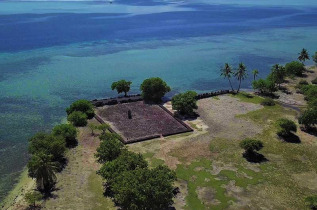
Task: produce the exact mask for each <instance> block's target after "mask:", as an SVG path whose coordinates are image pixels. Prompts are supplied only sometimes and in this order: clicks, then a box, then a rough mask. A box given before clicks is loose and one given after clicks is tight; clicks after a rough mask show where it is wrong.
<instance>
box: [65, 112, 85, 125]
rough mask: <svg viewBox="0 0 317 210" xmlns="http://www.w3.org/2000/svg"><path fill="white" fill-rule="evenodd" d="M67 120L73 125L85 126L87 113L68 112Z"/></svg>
mask: <svg viewBox="0 0 317 210" xmlns="http://www.w3.org/2000/svg"><path fill="white" fill-rule="evenodd" d="M67 120H68V121H69V122H71V123H72V124H73V125H74V126H79V127H80V126H86V125H87V115H86V114H85V113H83V112H80V111H74V112H72V113H70V114H69V115H68V117H67Z"/></svg>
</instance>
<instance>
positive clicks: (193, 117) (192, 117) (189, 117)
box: [174, 112, 200, 121]
mask: <svg viewBox="0 0 317 210" xmlns="http://www.w3.org/2000/svg"><path fill="white" fill-rule="evenodd" d="M174 117H176V118H178V119H180V120H188V121H193V120H196V119H197V118H198V117H200V115H199V114H198V113H196V112H194V113H192V114H191V115H184V114H180V113H178V112H175V114H174Z"/></svg>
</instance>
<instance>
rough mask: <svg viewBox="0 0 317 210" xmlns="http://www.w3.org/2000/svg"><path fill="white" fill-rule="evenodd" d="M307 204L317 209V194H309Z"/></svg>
mask: <svg viewBox="0 0 317 210" xmlns="http://www.w3.org/2000/svg"><path fill="white" fill-rule="evenodd" d="M305 201H306V204H307V206H308V207H309V208H310V209H312V210H316V209H317V195H313V196H309V197H307V198H306V199H305Z"/></svg>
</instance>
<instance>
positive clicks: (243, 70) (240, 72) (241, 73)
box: [234, 63, 247, 93]
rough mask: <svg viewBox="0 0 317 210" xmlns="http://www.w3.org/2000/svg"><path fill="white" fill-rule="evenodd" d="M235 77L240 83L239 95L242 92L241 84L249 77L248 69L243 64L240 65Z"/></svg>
mask: <svg viewBox="0 0 317 210" xmlns="http://www.w3.org/2000/svg"><path fill="white" fill-rule="evenodd" d="M234 76H235V77H236V78H237V79H238V81H239V87H238V90H237V93H239V91H240V87H241V82H242V80H244V79H245V78H246V77H247V67H246V66H245V65H244V64H243V63H239V67H238V69H237V71H236V72H235V74H234Z"/></svg>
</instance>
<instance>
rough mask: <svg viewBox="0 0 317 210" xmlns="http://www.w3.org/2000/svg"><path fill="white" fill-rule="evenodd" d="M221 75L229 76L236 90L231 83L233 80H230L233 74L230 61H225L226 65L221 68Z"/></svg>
mask: <svg viewBox="0 0 317 210" xmlns="http://www.w3.org/2000/svg"><path fill="white" fill-rule="evenodd" d="M221 76H223V77H224V78H228V80H229V84H230V87H231V89H232V91H234V90H233V87H232V84H231V80H230V78H231V76H232V69H231V66H230V65H229V64H228V63H225V66H224V67H223V68H222V69H221Z"/></svg>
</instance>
